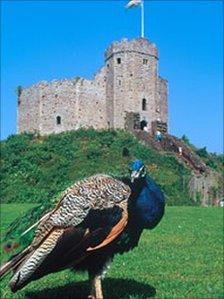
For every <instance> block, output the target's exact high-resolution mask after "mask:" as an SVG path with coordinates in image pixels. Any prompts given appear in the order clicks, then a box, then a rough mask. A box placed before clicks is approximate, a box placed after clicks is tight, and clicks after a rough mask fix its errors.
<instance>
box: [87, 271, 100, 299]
mask: <svg viewBox="0 0 224 299" xmlns="http://www.w3.org/2000/svg"><path fill="white" fill-rule="evenodd" d="M88 299H103V290H102V282H101V276H100V275H96V276H94V277H93V278H91V293H90V295H89V296H88Z"/></svg>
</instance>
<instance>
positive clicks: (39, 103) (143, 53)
mask: <svg viewBox="0 0 224 299" xmlns="http://www.w3.org/2000/svg"><path fill="white" fill-rule="evenodd" d="M157 62H158V51H157V48H156V46H155V45H154V44H153V43H151V42H149V41H148V40H147V39H143V38H138V39H134V40H131V41H128V40H127V39H124V40H122V41H121V42H115V43H113V44H112V45H111V46H110V47H109V48H108V49H107V50H106V52H105V66H104V67H102V68H101V69H100V70H99V71H98V72H97V73H96V75H95V76H94V78H93V80H86V79H83V78H78V77H77V78H74V79H71V80H59V81H57V80H56V81H52V82H40V83H38V84H36V85H33V86H31V87H30V88H26V89H23V90H22V93H21V95H20V97H19V103H20V104H19V106H18V132H23V131H39V132H40V134H50V133H59V132H62V131H66V130H72V129H78V128H80V127H94V128H96V129H101V128H125V121H126V120H125V119H126V115H127V113H129V112H133V113H138V114H139V115H140V120H146V121H147V122H148V125H149V128H150V127H151V122H152V121H154V120H156V119H158V118H161V119H162V120H163V121H167V118H168V116H167V113H168V112H167V82H166V81H165V80H164V79H162V78H160V77H159V76H158V70H157V68H158V66H157Z"/></svg>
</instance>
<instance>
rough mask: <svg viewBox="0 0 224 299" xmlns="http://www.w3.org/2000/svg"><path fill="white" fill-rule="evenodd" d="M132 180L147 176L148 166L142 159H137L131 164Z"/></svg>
mask: <svg viewBox="0 0 224 299" xmlns="http://www.w3.org/2000/svg"><path fill="white" fill-rule="evenodd" d="M129 170H130V175H131V182H132V183H133V182H134V181H135V180H138V179H142V178H145V177H146V167H145V165H144V163H143V162H142V161H141V160H135V161H133V162H132V163H131V164H130V168H129Z"/></svg>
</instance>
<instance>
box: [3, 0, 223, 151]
mask: <svg viewBox="0 0 224 299" xmlns="http://www.w3.org/2000/svg"><path fill="white" fill-rule="evenodd" d="M127 2H128V1H121V0H114V1H110V0H109V1H108V0H107V1H103V0H101V1H95V0H91V1H53V0H51V1H13V0H10V1H6V0H5V1H4V0H3V1H2V10H1V130H2V132H1V138H2V139H5V138H6V137H7V136H8V135H10V134H14V133H16V94H15V89H16V87H17V86H18V85H22V86H24V87H28V86H30V85H32V84H34V83H36V82H38V81H41V80H53V79H62V78H72V77H75V76H83V77H85V78H92V76H93V74H94V73H95V72H96V71H97V69H99V68H100V67H101V66H102V65H103V60H104V50H105V49H106V47H108V46H109V45H110V43H111V42H113V41H115V40H120V39H122V38H124V37H127V38H129V39H131V38H135V37H138V36H139V35H140V9H139V8H134V9H130V10H126V9H125V8H124V6H125V4H126V3H127ZM222 6H223V3H222V1H215V0H213V1H180V0H179V1H147V0H146V1H145V34H146V37H147V38H149V39H150V40H151V41H152V42H154V43H155V44H156V45H157V47H158V49H159V53H160V60H159V72H160V74H161V76H162V77H164V78H166V79H167V80H168V81H169V127H170V133H172V134H174V135H176V136H178V137H181V136H182V135H183V134H186V135H187V136H188V137H189V139H190V141H191V142H192V143H193V144H195V145H196V146H197V147H203V146H207V149H208V150H209V151H211V152H222V151H223V140H222V136H223V95H222V94H223V69H222V65H223V46H222V45H223V35H222V34H223V32H222V28H223V23H222V22H223V21H222V18H223V15H222V14H223V8H222Z"/></svg>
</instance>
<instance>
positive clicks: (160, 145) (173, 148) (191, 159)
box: [133, 130, 209, 174]
mask: <svg viewBox="0 0 224 299" xmlns="http://www.w3.org/2000/svg"><path fill="white" fill-rule="evenodd" d="M133 134H134V135H135V136H136V137H137V139H138V140H139V141H140V142H142V143H144V144H145V145H148V146H151V147H153V148H154V149H156V150H158V151H164V152H170V153H174V154H175V155H176V157H177V158H178V160H181V161H183V162H184V163H185V164H187V165H188V167H190V168H191V169H192V171H194V173H195V174H201V173H207V172H208V171H209V169H208V167H207V166H206V165H205V163H204V162H203V160H202V159H201V158H200V157H199V156H197V155H196V154H195V153H194V152H193V151H192V149H191V148H190V147H189V146H187V145H186V144H185V143H184V142H183V141H181V140H180V139H178V138H177V137H175V136H172V135H170V134H167V133H165V134H163V138H162V140H161V141H157V140H155V138H154V137H153V136H152V135H151V134H150V133H148V132H145V131H142V130H134V131H133ZM179 147H181V148H182V154H180V153H179Z"/></svg>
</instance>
